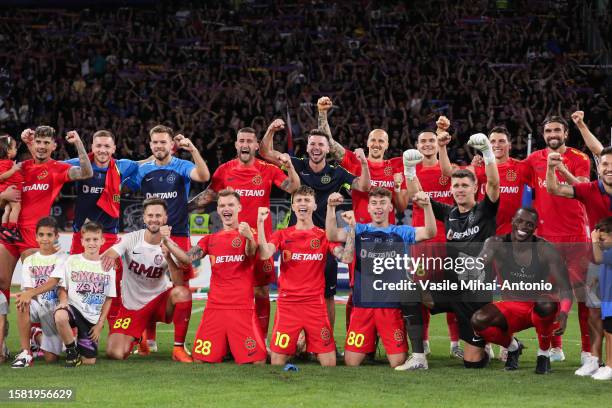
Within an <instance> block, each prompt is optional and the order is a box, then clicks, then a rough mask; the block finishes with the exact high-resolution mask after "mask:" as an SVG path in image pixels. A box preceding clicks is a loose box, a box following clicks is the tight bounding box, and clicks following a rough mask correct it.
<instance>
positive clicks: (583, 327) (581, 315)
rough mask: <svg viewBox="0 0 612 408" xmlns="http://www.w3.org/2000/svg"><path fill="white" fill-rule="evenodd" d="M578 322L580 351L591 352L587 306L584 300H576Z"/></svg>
mask: <svg viewBox="0 0 612 408" xmlns="http://www.w3.org/2000/svg"><path fill="white" fill-rule="evenodd" d="M578 323H579V324H580V340H581V341H582V351H585V352H588V353H590V352H591V334H590V332H589V308H588V307H587V306H586V304H585V303H584V302H578Z"/></svg>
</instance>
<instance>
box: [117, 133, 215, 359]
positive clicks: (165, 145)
mask: <svg viewBox="0 0 612 408" xmlns="http://www.w3.org/2000/svg"><path fill="white" fill-rule="evenodd" d="M149 136H150V138H151V141H150V143H149V147H150V148H151V152H152V153H153V157H154V159H153V160H151V161H147V162H145V163H144V164H142V165H141V166H140V167H139V168H138V173H136V175H135V176H134V177H133V178H132V179H130V180H128V185H129V186H130V187H131V188H132V189H134V190H138V189H140V191H141V192H142V193H143V195H144V196H145V198H152V197H157V198H161V199H163V200H166V203H167V205H168V225H170V226H172V238H173V239H174V241H175V242H176V243H177V244H178V245H180V247H181V248H183V249H184V250H185V251H188V250H189V248H190V247H191V244H190V241H189V216H188V211H187V200H188V199H189V188H190V186H191V181H192V180H193V181H198V182H200V183H204V182H207V181H208V180H209V179H210V172H209V170H208V166H206V162H205V161H204V159H203V158H202V156H201V155H200V152H199V151H198V149H197V148H196V147H195V146H194V145H193V143H192V142H191V140H189V139H187V138H185V137H184V136H183V135H176V137H173V136H174V131H173V130H172V129H171V128H169V127H167V126H163V125H157V126H155V127H153V128H152V129H151V130H150V131H149ZM176 144H178V147H179V148H181V149H183V150H185V151H188V152H189V153H191V157H192V158H193V163H192V162H190V161H188V160H182V159H179V158H178V157H175V156H173V155H172V152H173V150H174V148H175V145H176ZM181 268H182V270H183V280H182V283H180V284H182V285H188V284H189V279H191V278H192V277H193V268H192V266H191V265H181ZM146 336H147V341H146V342H144V341H143V342H142V343H141V345H140V348H139V353H141V354H148V353H149V351H150V350H151V349H152V350H154V351H156V350H157V344H156V343H155V325H153V326H151V327H148V328H147V333H146ZM149 346H150V347H149Z"/></svg>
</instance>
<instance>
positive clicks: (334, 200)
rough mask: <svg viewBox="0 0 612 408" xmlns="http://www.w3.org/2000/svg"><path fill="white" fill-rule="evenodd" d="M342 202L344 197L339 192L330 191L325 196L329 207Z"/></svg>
mask: <svg viewBox="0 0 612 408" xmlns="http://www.w3.org/2000/svg"><path fill="white" fill-rule="evenodd" d="M343 202H344V197H342V194H340V193H331V194H330V195H329V197H327V205H328V206H330V207H337V206H339V205H340V204H342V203H343Z"/></svg>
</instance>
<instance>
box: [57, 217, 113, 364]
mask: <svg viewBox="0 0 612 408" xmlns="http://www.w3.org/2000/svg"><path fill="white" fill-rule="evenodd" d="M81 244H82V245H83V248H85V251H84V252H83V253H82V254H78V255H70V256H69V257H68V258H67V259H66V262H64V263H62V264H61V265H59V266H58V267H57V268H55V270H54V271H53V272H52V273H51V277H52V278H55V279H58V280H59V286H60V287H59V290H58V297H59V305H58V306H57V310H56V311H55V325H56V326H57V331H58V332H59V334H60V336H61V338H62V340H63V341H64V344H65V345H66V367H76V366H79V365H81V363H82V364H95V363H96V357H97V355H98V340H99V339H100V334H101V333H102V329H103V328H104V322H105V321H106V318H107V316H108V311H109V310H110V306H111V302H112V298H113V297H115V296H116V295H117V291H116V288H115V270H114V269H112V268H110V269H109V270H107V271H105V270H104V268H103V266H102V261H101V260H100V248H101V247H102V245H103V244H104V237H103V235H102V226H101V225H100V224H97V223H95V222H87V223H85V224H83V226H82V227H81ZM74 328H76V329H77V338H76V343H75V338H74V333H73V331H72V330H73V329H74Z"/></svg>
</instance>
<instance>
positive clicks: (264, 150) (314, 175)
mask: <svg viewBox="0 0 612 408" xmlns="http://www.w3.org/2000/svg"><path fill="white" fill-rule="evenodd" d="M284 128H285V123H284V122H283V121H282V120H281V119H276V120H275V121H273V122H272V124H270V126H269V127H268V130H267V131H266V134H265V135H264V137H263V138H262V140H261V145H260V149H259V154H260V155H261V156H262V157H263V158H264V159H266V160H267V161H269V162H271V163H274V164H276V165H281V163H280V161H279V157H280V155H281V153H280V152H278V151H277V150H274V147H273V139H274V134H275V133H276V132H278V131H280V130H282V129H284ZM306 152H307V153H308V158H307V159H304V158H297V157H294V156H291V163H292V164H293V167H294V168H295V171H296V172H297V173H298V176H299V177H300V182H301V184H302V185H306V186H309V187H311V188H312V189H313V190H315V192H316V193H317V194H316V204H317V208H316V210H315V212H314V213H313V221H314V224H315V225H316V226H317V227H319V228H323V229H325V215H326V211H327V198H328V197H329V196H330V194H332V193H338V192H340V190H342V188H343V187H348V189H356V190H359V191H364V192H367V191H369V189H370V170H369V168H368V162H367V161H366V158H365V154H364V153H363V149H357V150H355V154H356V155H357V158H358V159H359V161H360V163H361V176H359V177H355V176H353V175H352V174H350V173H349V172H348V171H346V170H345V169H344V168H342V167H340V166H332V165H331V164H329V163H328V162H327V155H328V154H329V137H328V136H327V134H326V133H325V131H323V130H320V129H314V130H311V131H310V132H309V135H308V144H307V146H306ZM295 220H296V219H295V214H292V215H291V219H290V221H289V225H293V224H295ZM337 281H338V264H337V263H336V260H335V259H334V258H333V257H331V256H329V257H327V265H326V267H325V301H326V303H327V313H328V316H329V320H330V323H331V326H332V328H333V327H334V321H335V316H336V314H335V304H334V295H335V294H336V283H337Z"/></svg>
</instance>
